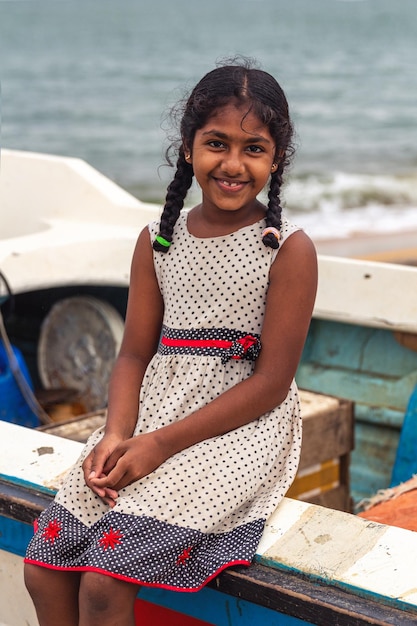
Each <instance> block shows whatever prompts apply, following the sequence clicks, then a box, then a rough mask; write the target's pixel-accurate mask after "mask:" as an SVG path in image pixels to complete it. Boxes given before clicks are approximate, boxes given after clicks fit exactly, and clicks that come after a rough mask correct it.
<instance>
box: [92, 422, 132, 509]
mask: <svg viewBox="0 0 417 626" xmlns="http://www.w3.org/2000/svg"><path fill="white" fill-rule="evenodd" d="M122 441H123V439H122V438H121V437H119V436H117V435H106V434H104V436H103V438H102V439H101V440H100V441H99V442H98V444H97V445H96V446H95V447H94V448H93V449H92V450H91V452H90V453H89V454H88V455H87V456H86V458H85V459H84V462H83V464H82V468H83V472H84V480H85V483H86V485H87V486H88V487H89V488H90V489H91V490H92V491H93V492H94V493H95V494H96V495H98V496H99V498H101V499H102V500H103V502H105V503H106V504H108V505H109V506H110V507H112V508H113V507H114V506H115V504H116V500H117V497H118V493H117V491H115V490H114V489H110V488H109V487H104V488H102V487H98V486H97V485H95V484H94V483H93V482H91V479H92V478H101V477H103V476H105V474H104V471H103V468H104V466H105V464H106V462H107V460H108V458H109V456H110V455H111V454H112V452H113V451H114V449H115V448H116V447H117V446H118V444H119V443H121V442H122Z"/></svg>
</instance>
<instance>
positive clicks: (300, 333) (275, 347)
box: [100, 231, 317, 489]
mask: <svg viewBox="0 0 417 626" xmlns="http://www.w3.org/2000/svg"><path fill="white" fill-rule="evenodd" d="M316 286H317V261H316V254H315V250H314V247H313V245H312V243H311V241H310V239H309V238H308V237H307V236H306V235H305V234H304V233H303V232H301V231H299V232H296V233H294V234H293V235H292V236H291V237H290V238H289V239H288V240H287V241H286V242H285V244H284V245H283V247H282V250H280V252H279V254H278V255H277V258H276V260H275V262H274V264H273V266H272V268H271V272H270V286H269V290H268V297H267V304H266V312H265V319H264V325H263V330H262V336H261V342H262V351H261V354H260V356H259V358H258V360H257V362H256V366H255V369H254V373H253V374H252V376H250V377H249V378H247V379H245V380H244V381H242V382H241V383H239V384H238V385H236V386H235V387H233V388H232V389H230V390H228V391H226V392H225V393H223V394H221V395H220V396H219V397H218V398H216V399H215V400H213V401H212V402H210V403H209V404H207V405H206V406H205V407H203V408H201V409H199V410H198V411H196V412H195V413H193V414H191V415H189V416H187V417H185V418H184V419H182V420H180V421H178V422H175V423H173V424H170V425H169V426H166V427H164V428H161V429H160V430H158V431H155V432H152V433H148V434H146V435H141V436H140V437H135V438H133V439H131V440H129V441H127V442H124V443H123V444H121V445H120V446H118V448H117V450H115V452H114V454H112V455H111V457H110V459H109V462H108V464H107V467H106V468H105V472H106V473H107V474H108V475H107V477H106V479H103V481H102V483H100V484H102V485H107V486H110V487H112V488H114V489H120V488H122V487H123V486H125V485H127V484H130V483H131V482H133V481H134V480H137V479H138V478H141V477H143V476H145V475H146V474H148V473H149V472H150V471H152V470H154V469H156V467H158V466H159V465H160V464H161V463H162V462H163V461H164V460H166V459H167V458H169V457H170V456H172V455H173V454H175V453H177V452H179V451H181V450H183V449H185V448H188V447H190V446H192V445H194V444H196V443H198V442H200V441H203V440H205V439H209V438H211V437H215V436H217V435H221V434H223V433H225V432H228V431H230V430H234V429H235V428H238V427H239V426H242V425H244V424H246V423H248V422H251V421H252V420H254V419H256V418H258V417H260V416H261V415H262V414H264V413H266V412H267V411H270V410H271V409H273V408H274V407H276V406H278V405H279V404H280V403H281V402H282V401H283V400H284V399H285V397H286V395H287V393H288V389H289V386H290V384H291V382H292V380H293V378H294V375H295V372H296V369H297V366H298V363H299V360H300V357H301V353H302V349H303V346H304V341H305V338H306V335H307V331H308V327H309V323H310V319H311V314H312V310H313V305H314V299H315V293H316Z"/></svg>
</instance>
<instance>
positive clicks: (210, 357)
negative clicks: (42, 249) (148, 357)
mask: <svg viewBox="0 0 417 626" xmlns="http://www.w3.org/2000/svg"><path fill="white" fill-rule="evenodd" d="M264 227H265V222H264V220H262V221H260V222H258V223H256V224H253V225H250V226H247V227H244V228H242V229H240V230H238V231H237V232H235V233H232V234H230V235H226V236H222V237H216V238H210V239H199V238H196V237H194V236H192V235H191V234H190V233H189V232H188V229H187V214H186V213H184V214H182V215H181V216H180V218H179V220H178V222H177V224H176V227H175V231H174V238H173V243H172V245H171V247H170V249H169V251H168V252H167V253H166V254H162V253H159V252H154V263H155V268H156V275H157V279H158V283H159V287H160V290H161V293H162V295H163V297H164V301H165V313H164V321H163V324H164V325H163V332H162V335H161V341H160V345H159V348H158V352H157V354H156V355H155V356H154V358H153V359H152V361H151V362H150V364H149V366H148V368H147V371H146V374H145V377H144V380H143V384H142V388H141V391H140V407H139V418H138V422H137V425H136V430H135V434H140V433H145V432H148V431H152V430H155V429H156V428H161V427H163V426H165V425H166V424H170V423H172V422H174V421H176V420H181V419H182V418H183V417H184V416H186V415H188V414H190V413H192V412H194V411H196V410H198V409H199V408H200V407H202V406H204V405H205V404H206V403H208V402H210V401H211V400H212V399H214V398H216V397H217V396H219V395H220V394H221V393H223V392H224V391H226V390H227V389H229V388H230V387H232V386H234V385H236V384H237V383H238V382H240V381H242V380H243V379H245V378H247V377H248V376H250V375H251V373H252V371H253V367H254V362H255V359H256V356H257V354H258V353H259V349H260V342H259V338H260V335H261V330H262V322H263V317H264V309H265V301H266V294H267V289H268V277H269V270H270V266H271V263H272V262H273V260H274V258H275V256H276V254H277V252H278V253H279V251H277V250H272V249H271V248H267V247H265V246H264V244H263V243H262V238H261V234H262V230H263V229H264ZM149 228H150V231H151V237H152V239H153V238H154V237H155V235H156V234H157V232H158V225H157V223H153V224H151V225H150V227H149ZM295 230H297V228H296V227H295V226H292V225H290V224H289V223H288V222H287V221H286V220H283V228H282V240H281V246H282V244H283V243H284V242H285V239H286V238H287V237H288V236H289V235H291V234H292V233H293V232H295ZM101 436H102V430H101V429H100V430H98V431H96V432H95V433H94V434H93V435H92V436H91V437H90V439H89V441H88V442H87V444H86V447H85V449H84V451H83V453H82V455H81V458H80V460H79V461H78V462H77V463H76V465H75V466H74V468H73V470H72V471H71V473H70V474H69V476H68V478H67V480H66V482H65V484H64V486H63V487H62V488H61V490H60V491H59V493H58V494H57V496H56V498H55V500H54V502H53V503H52V504H51V505H50V507H49V508H48V509H47V510H46V511H44V512H43V513H42V515H41V516H40V518H39V520H38V530H37V532H36V534H35V536H34V538H33V539H32V541H31V543H30V545H29V547H28V550H27V555H26V561H27V562H31V563H37V564H39V565H43V566H45V567H51V568H55V569H65V570H74V571H96V572H102V573H104V574H108V575H111V576H114V577H116V578H119V579H121V580H127V581H132V582H136V583H139V584H144V585H151V586H157V587H164V588H168V589H175V590H179V591H181V590H188V591H196V590H198V589H200V588H201V587H202V586H203V585H204V584H205V583H206V582H207V581H208V580H210V579H211V578H213V577H214V576H215V575H216V574H217V573H219V572H220V571H221V570H222V569H224V568H225V567H228V566H230V565H234V564H249V563H250V562H251V560H252V559H253V556H254V554H255V552H256V548H257V546H258V543H259V540H260V538H261V535H262V532H263V528H264V524H265V520H266V519H267V518H268V516H269V515H270V514H271V513H272V512H273V511H274V509H275V508H276V506H277V504H278V503H279V502H280V500H281V499H282V498H283V497H284V495H285V493H286V492H287V490H288V488H289V486H290V484H291V482H292V481H293V479H294V477H295V474H296V470H297V465H298V460H299V454H300V448H301V418H300V408H299V400H298V395H297V388H296V385H295V382H293V384H292V385H291V388H290V390H289V392H288V395H287V398H286V399H285V401H284V402H283V403H282V404H281V405H280V406H278V407H276V408H275V409H274V410H273V411H271V412H269V413H267V414H265V415H262V416H261V417H260V418H259V419H257V420H255V421H253V422H251V423H249V424H247V425H245V426H242V427H240V428H238V429H235V430H233V431H231V432H229V433H226V434H225V435H222V436H219V437H213V438H212V439H208V440H206V441H203V442H202V443H199V444H197V445H195V446H192V447H190V448H187V449H186V450H183V451H182V452H180V453H178V454H176V455H174V456H173V457H171V458H170V459H168V460H167V461H166V462H165V463H163V465H161V466H160V467H159V468H158V469H156V470H155V471H154V472H152V473H151V474H149V475H148V476H146V477H145V478H143V479H141V480H139V481H137V482H135V483H133V484H132V485H129V486H128V487H125V488H124V489H122V490H121V491H120V492H119V498H118V500H117V504H116V506H115V507H114V508H113V509H110V508H109V507H108V506H106V505H105V504H104V503H103V502H102V501H101V500H100V499H99V498H98V497H97V496H96V495H95V494H94V493H93V492H92V491H91V490H90V489H88V487H86V485H85V483H84V479H83V475H82V470H81V463H82V461H83V459H84V457H85V456H86V455H87V454H88V452H89V451H90V450H91V449H92V447H93V446H94V445H96V443H97V442H98V441H99V439H100V437H101Z"/></svg>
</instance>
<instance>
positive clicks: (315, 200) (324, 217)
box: [283, 172, 417, 239]
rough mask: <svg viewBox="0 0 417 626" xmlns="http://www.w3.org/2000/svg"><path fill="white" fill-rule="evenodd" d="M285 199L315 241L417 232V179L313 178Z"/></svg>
mask: <svg viewBox="0 0 417 626" xmlns="http://www.w3.org/2000/svg"><path fill="white" fill-rule="evenodd" d="M283 195H284V200H285V206H286V211H287V213H288V214H289V215H290V216H291V218H292V219H294V220H295V221H297V222H299V223H301V224H302V225H303V227H304V228H305V229H306V231H307V232H308V233H309V234H310V235H311V236H312V237H314V238H315V239H321V238H329V237H349V236H352V235H356V234H358V233H388V232H402V231H407V230H414V229H416V230H417V177H413V176H381V175H379V176H371V175H360V174H357V175H354V174H347V173H342V172H337V173H335V174H333V175H331V176H326V177H320V176H307V177H304V178H298V179H297V178H295V179H293V180H292V181H290V183H289V184H288V185H287V187H286V189H285V193H284V194H283Z"/></svg>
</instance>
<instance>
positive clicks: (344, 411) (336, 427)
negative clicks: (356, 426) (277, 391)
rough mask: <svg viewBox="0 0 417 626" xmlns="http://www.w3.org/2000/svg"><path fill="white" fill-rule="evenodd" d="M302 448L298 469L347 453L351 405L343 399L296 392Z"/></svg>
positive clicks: (351, 446)
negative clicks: (301, 428)
mask: <svg viewBox="0 0 417 626" xmlns="http://www.w3.org/2000/svg"><path fill="white" fill-rule="evenodd" d="M300 399H301V414H302V417H303V448H302V453H301V458H300V465H299V469H304V468H305V467H308V466H309V465H314V464H316V463H321V462H322V461H327V460H328V459H332V458H334V457H340V456H342V455H344V454H349V452H350V451H351V450H352V448H353V439H354V438H353V406H352V403H351V402H348V401H347V400H341V399H338V398H334V397H331V396H325V395H321V394H316V393H311V392H308V391H304V390H301V391H300Z"/></svg>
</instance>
